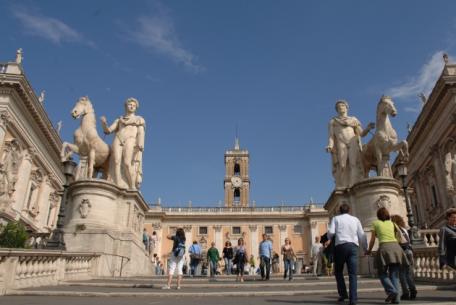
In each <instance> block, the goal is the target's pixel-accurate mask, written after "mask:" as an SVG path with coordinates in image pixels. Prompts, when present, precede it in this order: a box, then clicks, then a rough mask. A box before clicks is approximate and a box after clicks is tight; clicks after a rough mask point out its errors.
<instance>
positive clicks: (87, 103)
mask: <svg viewBox="0 0 456 305" xmlns="http://www.w3.org/2000/svg"><path fill="white" fill-rule="evenodd" d="M78 103H81V104H83V105H85V106H86V107H88V109H87V110H88V111H87V112H94V111H93V106H92V102H91V101H90V99H89V97H88V96H83V97H81V98H80V99H79V101H78Z"/></svg>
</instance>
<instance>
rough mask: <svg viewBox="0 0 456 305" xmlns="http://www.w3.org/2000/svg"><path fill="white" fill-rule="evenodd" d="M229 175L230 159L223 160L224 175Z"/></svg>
mask: <svg viewBox="0 0 456 305" xmlns="http://www.w3.org/2000/svg"><path fill="white" fill-rule="evenodd" d="M229 175H230V160H228V159H226V160H225V177H228V176H229Z"/></svg>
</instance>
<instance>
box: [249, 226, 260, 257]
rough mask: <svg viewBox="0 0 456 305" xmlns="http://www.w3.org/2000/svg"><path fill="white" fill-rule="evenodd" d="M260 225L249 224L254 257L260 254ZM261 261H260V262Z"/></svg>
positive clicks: (251, 251) (251, 250) (251, 252)
mask: <svg viewBox="0 0 456 305" xmlns="http://www.w3.org/2000/svg"><path fill="white" fill-rule="evenodd" d="M257 229H258V226H257V225H249V230H250V248H251V249H250V251H249V253H250V254H253V256H254V257H257V256H258V230H257ZM258 263H259V262H258Z"/></svg>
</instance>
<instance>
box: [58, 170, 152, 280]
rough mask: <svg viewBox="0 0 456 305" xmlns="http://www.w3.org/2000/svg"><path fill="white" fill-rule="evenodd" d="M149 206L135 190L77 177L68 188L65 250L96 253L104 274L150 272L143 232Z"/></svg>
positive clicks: (124, 274) (101, 272)
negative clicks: (77, 179)
mask: <svg viewBox="0 0 456 305" xmlns="http://www.w3.org/2000/svg"><path fill="white" fill-rule="evenodd" d="M147 209H148V206H147V204H146V203H145V201H144V198H143V197H142V196H141V194H140V193H139V192H137V191H128V190H125V189H120V188H118V187H117V186H116V185H114V184H113V183H110V182H108V181H105V180H96V179H93V180H79V181H76V182H74V183H72V184H71V185H70V186H69V188H68V201H67V206H66V209H65V214H66V216H65V218H66V220H65V226H64V239H65V243H66V247H67V250H68V251H78V252H98V253H100V254H101V255H102V256H101V259H100V262H99V266H98V268H99V272H100V274H101V275H103V276H119V275H122V276H134V275H150V274H152V270H153V266H152V262H151V260H150V258H149V256H148V253H147V252H146V251H145V250H144V245H143V242H142V231H143V226H144V225H143V224H144V213H145V211H146V210H147Z"/></svg>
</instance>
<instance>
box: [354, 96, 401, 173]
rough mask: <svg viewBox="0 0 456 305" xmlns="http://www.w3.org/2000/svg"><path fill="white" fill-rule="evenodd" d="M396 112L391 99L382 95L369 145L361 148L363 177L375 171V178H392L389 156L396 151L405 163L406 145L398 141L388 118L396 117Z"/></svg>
mask: <svg viewBox="0 0 456 305" xmlns="http://www.w3.org/2000/svg"><path fill="white" fill-rule="evenodd" d="M396 114H397V110H396V107H395V106H394V102H393V99H392V98H391V97H389V96H385V95H383V96H382V97H381V98H380V101H379V102H378V104H377V117H376V122H375V126H376V130H375V134H374V136H373V137H372V138H371V140H370V141H369V143H367V144H366V145H365V146H364V147H363V165H364V175H365V177H368V175H369V171H370V170H371V169H375V170H376V171H377V176H383V177H393V173H392V171H391V166H390V164H389V155H390V153H391V152H393V151H398V152H399V155H398V157H399V158H400V159H402V160H403V162H407V159H408V155H409V152H408V143H407V141H400V142H399V141H398V137H397V133H396V130H394V128H393V126H392V125H391V122H390V120H389V116H393V117H394V116H396Z"/></svg>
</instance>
